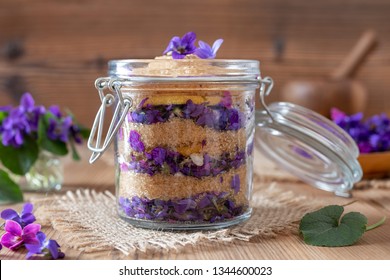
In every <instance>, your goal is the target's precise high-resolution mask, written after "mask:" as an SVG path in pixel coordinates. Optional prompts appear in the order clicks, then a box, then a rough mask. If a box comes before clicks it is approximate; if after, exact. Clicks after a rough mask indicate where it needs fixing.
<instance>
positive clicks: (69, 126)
mask: <svg viewBox="0 0 390 280" xmlns="http://www.w3.org/2000/svg"><path fill="white" fill-rule="evenodd" d="M88 135H89V131H88V130H87V129H85V128H83V127H82V126H81V125H79V124H77V122H76V120H75V118H74V116H73V115H72V114H67V115H63V113H62V112H61V111H60V108H59V107H58V106H56V105H53V106H50V107H49V108H45V107H43V106H39V105H36V104H35V101H34V99H33V97H32V96H31V94H30V93H25V94H24V95H23V96H22V97H21V100H20V104H19V105H18V106H16V107H12V106H5V107H0V162H1V164H2V165H0V200H2V201H10V202H17V201H22V200H23V195H22V192H21V189H20V186H19V185H18V184H17V182H15V181H14V180H13V179H12V178H13V177H15V176H12V175H19V176H23V175H25V174H26V173H27V172H29V170H30V169H31V168H32V166H33V165H34V164H35V163H36V161H37V159H38V156H39V154H40V152H42V151H46V152H49V153H51V154H53V155H57V156H65V155H67V154H68V153H69V151H71V152H72V156H73V159H75V160H79V159H80V157H79V155H78V153H77V150H76V145H78V144H81V143H82V140H83V139H85V138H87V137H88ZM10 175H11V176H10Z"/></svg>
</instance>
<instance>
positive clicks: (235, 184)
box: [230, 174, 240, 193]
mask: <svg viewBox="0 0 390 280" xmlns="http://www.w3.org/2000/svg"><path fill="white" fill-rule="evenodd" d="M230 185H231V187H232V189H233V190H234V193H238V192H239V191H240V176H238V174H236V175H234V176H233V177H232V181H231V182H230Z"/></svg>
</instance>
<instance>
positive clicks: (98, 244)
mask: <svg viewBox="0 0 390 280" xmlns="http://www.w3.org/2000/svg"><path fill="white" fill-rule="evenodd" d="M256 158H257V160H256V164H255V166H254V170H255V184H254V185H255V187H254V191H253V197H252V207H253V214H252V216H251V218H250V219H249V220H248V221H246V222H244V223H242V224H240V225H237V226H234V227H232V228H228V229H222V230H215V231H192V232H169V231H156V230H147V229H141V228H137V227H134V226H132V225H130V224H128V223H127V222H125V221H123V220H122V219H120V218H119V217H118V215H117V213H116V205H115V197H114V195H113V194H112V193H110V192H104V193H97V192H95V191H94V190H90V189H80V190H78V191H75V192H68V193H66V195H63V196H54V197H50V198H45V199H39V200H33V202H34V203H35V205H36V207H37V208H36V216H37V217H39V221H38V222H40V223H41V224H42V225H48V226H51V227H53V228H54V230H56V231H58V232H60V233H61V235H62V238H63V239H65V240H66V241H67V244H71V245H69V246H72V247H73V248H76V249H79V250H82V251H84V252H95V251H101V250H107V249H117V250H119V251H121V252H123V253H124V254H129V253H131V252H133V251H134V250H141V251H146V250H149V249H155V250H164V249H165V250H169V249H176V250H178V249H180V248H181V247H183V246H185V245H188V244H192V245H196V244H198V243H199V242H231V241H234V240H242V241H249V240H250V239H251V238H253V237H258V236H261V237H273V236H275V235H277V234H291V233H292V234H297V232H298V230H297V228H298V221H299V220H300V219H301V218H302V216H303V215H304V214H305V213H307V212H310V211H313V210H316V209H318V208H320V207H322V206H324V205H327V204H329V203H330V201H331V202H332V203H337V202H335V199H334V197H331V200H329V199H324V198H317V197H307V196H305V195H297V193H294V192H292V191H286V188H280V187H279V186H278V184H279V185H280V184H284V185H286V184H296V183H297V182H299V181H298V179H296V178H295V177H293V176H291V175H289V174H287V173H285V172H283V171H281V170H279V169H278V168H277V167H276V166H274V165H273V164H272V163H271V162H269V161H267V160H265V159H263V158H262V160H259V156H257V157H256ZM386 184H388V182H387V181H386ZM386 184H379V185H377V187H378V186H379V187H383V186H388V185H386ZM367 185H370V182H363V183H362V186H365V187H367ZM344 202H345V201H344Z"/></svg>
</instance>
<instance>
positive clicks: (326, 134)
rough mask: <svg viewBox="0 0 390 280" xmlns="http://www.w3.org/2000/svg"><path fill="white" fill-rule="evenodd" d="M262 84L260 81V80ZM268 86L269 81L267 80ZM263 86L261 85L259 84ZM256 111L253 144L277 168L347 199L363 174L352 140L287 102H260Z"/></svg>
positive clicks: (314, 114)
mask: <svg viewBox="0 0 390 280" xmlns="http://www.w3.org/2000/svg"><path fill="white" fill-rule="evenodd" d="M263 81H264V80H263ZM271 83H272V80H271ZM262 87H263V85H262ZM262 87H261V88H260V98H261V101H262V103H263V106H264V110H261V111H256V124H257V126H256V137H255V138H256V140H255V145H256V147H257V148H258V149H259V150H260V151H261V153H262V154H264V155H265V156H266V157H268V158H269V159H271V160H272V161H274V162H275V163H276V164H277V165H278V167H280V168H282V169H284V170H286V171H288V172H289V173H291V174H292V175H295V176H296V177H298V178H300V179H301V180H303V181H304V182H306V183H308V184H310V185H312V186H315V187H317V188H319V189H322V190H326V191H331V192H334V193H335V194H337V195H340V196H350V194H349V190H351V189H352V187H353V185H354V183H356V182H358V181H359V180H360V179H361V178H362V175H363V172H362V169H361V167H360V164H359V162H358V161H357V157H358V155H359V150H358V147H357V145H356V144H355V142H354V141H353V139H352V138H351V137H350V136H349V135H348V134H347V133H346V132H345V131H344V130H342V129H341V128H340V127H339V126H338V125H336V124H335V123H333V122H332V121H330V120H328V119H327V118H325V117H323V116H321V115H320V114H318V113H316V112H313V111H311V110H309V109H307V108H304V107H301V106H298V105H294V104H291V103H283V102H278V103H272V104H270V105H269V106H267V105H265V103H264V95H267V94H268V93H269V91H270V89H269V90H268V92H267V93H266V94H264V87H263V88H262Z"/></svg>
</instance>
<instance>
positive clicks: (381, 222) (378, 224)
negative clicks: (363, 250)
mask: <svg viewBox="0 0 390 280" xmlns="http://www.w3.org/2000/svg"><path fill="white" fill-rule="evenodd" d="M385 221H386V217H383V218H382V219H380V221H378V222H376V223H375V224H373V225H371V226H367V227H366V231H369V230H372V229H374V228H377V227H379V226H381V225H383V224H384V223H385Z"/></svg>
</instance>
